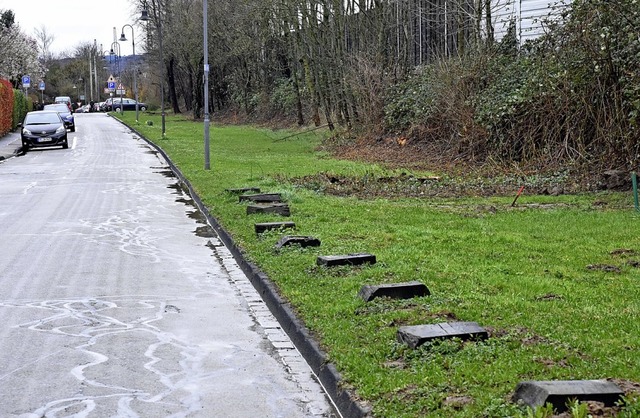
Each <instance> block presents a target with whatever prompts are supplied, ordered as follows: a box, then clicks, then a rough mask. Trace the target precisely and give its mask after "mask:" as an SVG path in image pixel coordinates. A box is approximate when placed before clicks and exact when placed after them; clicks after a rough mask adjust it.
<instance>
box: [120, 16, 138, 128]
mask: <svg viewBox="0 0 640 418" xmlns="http://www.w3.org/2000/svg"><path fill="white" fill-rule="evenodd" d="M127 26H128V27H129V28H131V46H132V47H133V91H134V95H135V99H136V122H138V79H137V74H138V67H137V61H136V41H135V39H136V35H135V33H134V32H133V26H131V25H129V24H125V25H124V26H122V35H121V36H120V40H121V41H123V42H124V41H126V40H127V38H126V37H125V36H124V28H125V27H127Z"/></svg>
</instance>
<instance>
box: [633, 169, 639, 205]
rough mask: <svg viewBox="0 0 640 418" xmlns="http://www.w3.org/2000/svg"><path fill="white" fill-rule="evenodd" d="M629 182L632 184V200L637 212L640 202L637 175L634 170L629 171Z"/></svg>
mask: <svg viewBox="0 0 640 418" xmlns="http://www.w3.org/2000/svg"><path fill="white" fill-rule="evenodd" d="M631 183H632V184H633V202H634V206H635V208H636V211H637V212H640V202H638V176H637V174H636V172H635V171H634V172H632V173H631Z"/></svg>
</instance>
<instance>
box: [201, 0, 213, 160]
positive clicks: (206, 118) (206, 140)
mask: <svg viewBox="0 0 640 418" xmlns="http://www.w3.org/2000/svg"><path fill="white" fill-rule="evenodd" d="M207 3H208V0H203V1H202V27H203V30H202V31H203V33H204V169H205V170H209V169H210V168H211V164H210V161H209V125H210V120H209V42H208V38H209V36H208V33H207Z"/></svg>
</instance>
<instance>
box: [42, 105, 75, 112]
mask: <svg viewBox="0 0 640 418" xmlns="http://www.w3.org/2000/svg"><path fill="white" fill-rule="evenodd" d="M44 110H55V111H56V112H66V113H69V108H68V107H67V105H66V104H48V105H45V106H44Z"/></svg>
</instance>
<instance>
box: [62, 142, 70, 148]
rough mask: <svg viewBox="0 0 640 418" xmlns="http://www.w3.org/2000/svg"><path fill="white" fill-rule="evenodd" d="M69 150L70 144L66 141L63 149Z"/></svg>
mask: <svg viewBox="0 0 640 418" xmlns="http://www.w3.org/2000/svg"><path fill="white" fill-rule="evenodd" d="M68 148H69V142H68V141H65V143H64V144H62V149H68Z"/></svg>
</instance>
